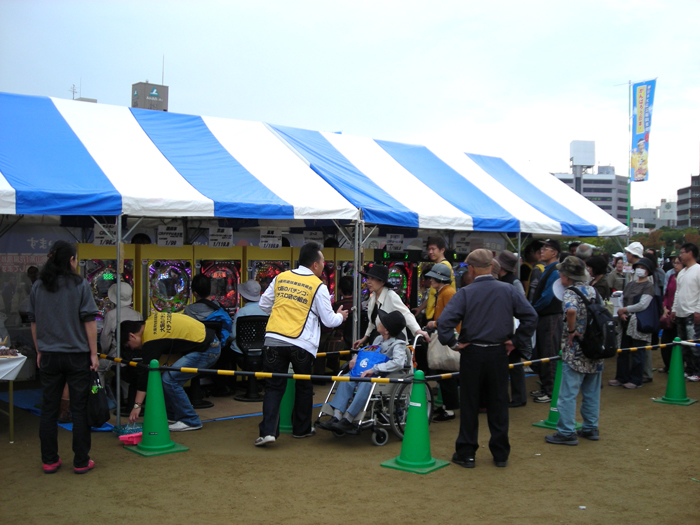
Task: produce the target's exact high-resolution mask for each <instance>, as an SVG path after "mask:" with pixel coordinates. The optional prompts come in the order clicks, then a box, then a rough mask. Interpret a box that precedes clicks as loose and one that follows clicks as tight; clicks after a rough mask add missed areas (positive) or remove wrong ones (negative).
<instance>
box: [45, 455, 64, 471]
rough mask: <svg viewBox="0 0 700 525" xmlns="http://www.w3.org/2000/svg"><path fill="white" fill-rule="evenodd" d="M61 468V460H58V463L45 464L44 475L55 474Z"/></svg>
mask: <svg viewBox="0 0 700 525" xmlns="http://www.w3.org/2000/svg"><path fill="white" fill-rule="evenodd" d="M60 468H61V458H58V461H57V462H56V463H51V464H47V463H44V474H53V473H54V472H56V471H57V470H58V469H60Z"/></svg>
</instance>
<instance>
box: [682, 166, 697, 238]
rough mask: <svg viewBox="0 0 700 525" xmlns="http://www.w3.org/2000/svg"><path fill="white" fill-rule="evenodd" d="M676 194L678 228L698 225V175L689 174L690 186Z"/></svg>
mask: <svg viewBox="0 0 700 525" xmlns="http://www.w3.org/2000/svg"><path fill="white" fill-rule="evenodd" d="M677 194H678V211H677V214H678V226H677V227H678V228H691V227H692V228H698V227H700V175H691V176H690V186H688V187H686V188H681V189H680V190H678V191H677Z"/></svg>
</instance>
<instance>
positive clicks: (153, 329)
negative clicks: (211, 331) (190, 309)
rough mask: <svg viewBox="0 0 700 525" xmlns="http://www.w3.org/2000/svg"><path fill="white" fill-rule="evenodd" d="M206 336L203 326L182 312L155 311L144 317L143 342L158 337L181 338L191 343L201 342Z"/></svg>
mask: <svg viewBox="0 0 700 525" xmlns="http://www.w3.org/2000/svg"><path fill="white" fill-rule="evenodd" d="M206 336H207V330H206V328H205V326H204V325H203V324H202V323H200V322H199V321H197V320H196V319H193V318H192V317H189V316H187V315H183V314H172V313H169V312H168V313H165V312H155V313H154V314H152V315H151V317H149V318H148V319H146V326H145V327H144V330H143V342H144V343H147V342H149V341H155V340H158V339H182V340H184V341H191V342H193V343H201V342H203V341H204V339H205V338H206Z"/></svg>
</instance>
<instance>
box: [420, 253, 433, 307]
mask: <svg viewBox="0 0 700 525" xmlns="http://www.w3.org/2000/svg"><path fill="white" fill-rule="evenodd" d="M434 264H435V263H432V262H423V263H420V264H419V265H418V270H417V271H418V292H417V294H416V303H417V304H416V306H420V305H422V304H423V303H424V302H425V301H427V300H428V296H429V295H430V278H429V277H426V276H425V274H426V273H428V272H429V271H430V270H431V268H432V267H433V265H434Z"/></svg>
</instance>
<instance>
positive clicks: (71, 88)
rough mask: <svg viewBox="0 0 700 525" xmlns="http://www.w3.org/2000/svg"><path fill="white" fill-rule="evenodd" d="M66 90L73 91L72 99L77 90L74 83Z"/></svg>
mask: <svg viewBox="0 0 700 525" xmlns="http://www.w3.org/2000/svg"><path fill="white" fill-rule="evenodd" d="M68 91H70V92H71V93H73V100H75V94H76V93H77V92H78V90H77V89H76V88H75V84H73V85H72V86H71V87H70V89H69V90H68Z"/></svg>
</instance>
